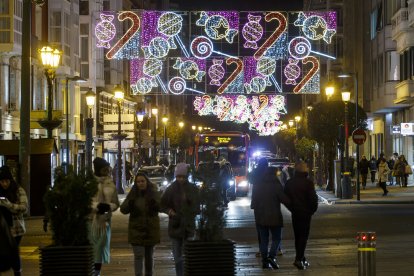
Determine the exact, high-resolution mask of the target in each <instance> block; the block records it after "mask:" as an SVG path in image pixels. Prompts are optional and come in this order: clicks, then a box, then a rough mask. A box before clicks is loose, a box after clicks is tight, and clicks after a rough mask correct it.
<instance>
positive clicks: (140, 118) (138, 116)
mask: <svg viewBox="0 0 414 276" xmlns="http://www.w3.org/2000/svg"><path fill="white" fill-rule="evenodd" d="M143 121H144V114H142V113H139V112H137V122H138V167H140V166H141V160H142V158H141V145H142V140H141V126H142V122H143Z"/></svg>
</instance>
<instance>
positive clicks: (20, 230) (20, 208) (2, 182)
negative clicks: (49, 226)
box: [0, 166, 28, 276]
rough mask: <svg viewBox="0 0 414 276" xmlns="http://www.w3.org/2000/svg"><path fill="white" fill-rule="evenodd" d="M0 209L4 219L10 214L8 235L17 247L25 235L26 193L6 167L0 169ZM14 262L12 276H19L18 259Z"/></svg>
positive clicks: (19, 261) (19, 266) (20, 268)
mask: <svg viewBox="0 0 414 276" xmlns="http://www.w3.org/2000/svg"><path fill="white" fill-rule="evenodd" d="M0 207H1V208H3V211H4V212H3V214H6V217H8V215H9V214H11V218H12V223H11V224H9V225H10V233H11V235H12V236H13V238H14V240H15V243H16V245H17V247H19V245H20V242H21V240H22V238H23V235H24V234H25V233H26V227H25V223H24V219H23V215H24V214H25V213H26V212H27V208H28V201H27V196H26V192H25V191H24V189H23V188H22V187H20V186H19V185H18V184H17V183H16V181H15V180H14V178H13V175H12V174H11V172H10V168H9V167H8V166H3V167H1V168H0ZM9 222H10V217H9ZM14 260H15V262H14V263H13V264H12V268H13V271H14V275H15V276H20V275H21V271H22V266H21V260H20V257H18V258H17V259H14Z"/></svg>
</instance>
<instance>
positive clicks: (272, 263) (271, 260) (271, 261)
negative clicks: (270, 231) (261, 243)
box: [267, 257, 279, 269]
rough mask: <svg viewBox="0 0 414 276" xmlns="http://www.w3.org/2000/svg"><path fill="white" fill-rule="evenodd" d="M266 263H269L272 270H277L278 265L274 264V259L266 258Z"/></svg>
mask: <svg viewBox="0 0 414 276" xmlns="http://www.w3.org/2000/svg"><path fill="white" fill-rule="evenodd" d="M267 263H269V264H270V266H271V267H272V268H273V269H279V264H278V263H277V262H276V258H272V257H268V258H267Z"/></svg>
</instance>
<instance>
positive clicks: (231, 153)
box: [195, 131, 250, 196]
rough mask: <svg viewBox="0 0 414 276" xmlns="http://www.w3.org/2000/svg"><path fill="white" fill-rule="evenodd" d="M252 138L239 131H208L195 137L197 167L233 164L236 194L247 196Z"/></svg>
mask: <svg viewBox="0 0 414 276" xmlns="http://www.w3.org/2000/svg"><path fill="white" fill-rule="evenodd" d="M249 144H250V136H249V135H248V134H246V133H242V132H238V131H207V132H202V133H197V134H196V136H195V166H196V168H198V165H199V164H200V162H207V161H211V160H212V158H214V160H215V161H221V160H223V159H225V160H226V161H228V162H229V163H230V164H231V167H232V170H233V174H234V182H235V183H234V184H235V194H236V195H238V196H246V195H247V194H248V192H249V182H248V177H247V174H248V168H249V152H248V151H249Z"/></svg>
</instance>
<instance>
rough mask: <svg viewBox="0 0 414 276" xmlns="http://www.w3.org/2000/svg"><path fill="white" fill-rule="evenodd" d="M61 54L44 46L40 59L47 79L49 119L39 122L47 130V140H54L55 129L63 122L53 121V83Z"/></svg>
mask: <svg viewBox="0 0 414 276" xmlns="http://www.w3.org/2000/svg"><path fill="white" fill-rule="evenodd" d="M61 54H62V53H61V52H60V51H59V50H58V49H53V48H51V47H49V46H44V47H43V48H42V49H40V57H41V59H42V64H43V66H44V67H45V75H46V79H47V87H48V94H47V119H46V120H41V121H39V124H40V125H41V126H42V127H43V128H46V129H47V138H52V131H53V129H55V128H57V127H58V126H59V125H60V124H61V123H62V121H61V120H53V81H54V80H55V77H56V75H55V73H56V68H57V67H58V65H59V62H60V56H61Z"/></svg>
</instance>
